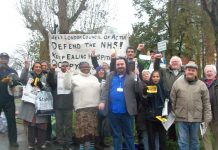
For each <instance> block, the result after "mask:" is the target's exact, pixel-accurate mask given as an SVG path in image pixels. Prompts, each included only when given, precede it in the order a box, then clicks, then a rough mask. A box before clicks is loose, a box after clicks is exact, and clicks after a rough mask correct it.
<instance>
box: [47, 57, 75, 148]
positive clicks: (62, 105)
mask: <svg viewBox="0 0 218 150" xmlns="http://www.w3.org/2000/svg"><path fill="white" fill-rule="evenodd" d="M55 68H56V67H55V66H54V67H53V65H51V68H50V72H49V73H48V77H47V82H48V85H49V86H50V87H51V89H52V95H53V97H54V110H55V116H56V135H57V141H58V149H57V150H64V149H69V148H70V147H71V145H72V110H73V99H72V94H71V90H66V89H65V88H64V76H65V74H66V71H67V68H69V63H68V62H67V61H63V62H62V64H61V70H60V71H55Z"/></svg>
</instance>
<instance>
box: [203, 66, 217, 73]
mask: <svg viewBox="0 0 218 150" xmlns="http://www.w3.org/2000/svg"><path fill="white" fill-rule="evenodd" d="M208 68H211V69H212V70H213V72H214V73H215V74H217V71H216V67H215V66H214V65H206V66H205V67H204V73H206V70H207V69H208Z"/></svg>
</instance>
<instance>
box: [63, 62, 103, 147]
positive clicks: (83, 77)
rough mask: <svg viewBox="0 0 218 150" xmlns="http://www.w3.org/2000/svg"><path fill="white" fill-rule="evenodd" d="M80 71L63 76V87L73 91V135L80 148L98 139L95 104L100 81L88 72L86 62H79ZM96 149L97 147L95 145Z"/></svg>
mask: <svg viewBox="0 0 218 150" xmlns="http://www.w3.org/2000/svg"><path fill="white" fill-rule="evenodd" d="M79 69H80V72H79V74H78V75H75V76H72V75H71V74H70V73H69V72H67V73H66V75H65V78H64V84H65V88H66V89H69V90H72V91H73V100H74V101H73V106H74V109H75V111H76V129H75V132H76V133H75V135H76V138H77V140H78V142H80V148H81V149H82V148H85V149H90V147H91V146H92V144H94V143H93V142H97V141H98V140H99V139H98V137H99V134H98V130H97V127H98V119H97V112H98V109H97V106H98V103H99V99H100V83H99V82H98V79H97V78H96V77H95V76H93V75H91V74H90V65H89V63H87V62H81V63H80V64H79ZM95 148H96V149H99V148H98V147H97V145H95Z"/></svg>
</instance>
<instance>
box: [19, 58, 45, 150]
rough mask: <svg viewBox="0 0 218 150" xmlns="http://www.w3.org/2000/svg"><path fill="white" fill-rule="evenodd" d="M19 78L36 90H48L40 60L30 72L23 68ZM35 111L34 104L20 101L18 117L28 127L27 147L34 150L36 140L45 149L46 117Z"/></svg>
mask: <svg viewBox="0 0 218 150" xmlns="http://www.w3.org/2000/svg"><path fill="white" fill-rule="evenodd" d="M20 80H21V82H22V83H23V84H24V85H29V86H31V87H33V89H35V90H36V91H41V90H49V88H48V87H47V86H46V77H45V76H44V75H43V74H42V69H41V64H40V62H35V63H34V64H33V67H32V71H30V72H29V71H28V68H24V69H23V71H22V74H21V77H20ZM35 112H36V109H35V105H34V104H32V103H29V102H25V101H23V102H22V104H21V110H20V115H19V118H21V119H23V120H24V125H26V126H27V128H28V132H27V133H28V135H27V136H28V144H29V146H28V149H29V150H34V146H35V142H36V141H37V146H38V147H39V148H40V149H46V146H45V139H46V130H47V122H48V117H47V116H38V115H37V114H36V113H35Z"/></svg>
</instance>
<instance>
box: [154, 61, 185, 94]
mask: <svg viewBox="0 0 218 150" xmlns="http://www.w3.org/2000/svg"><path fill="white" fill-rule="evenodd" d="M154 70H159V71H160V73H161V76H162V79H163V81H164V83H163V84H164V88H165V89H166V92H167V95H168V97H169V94H170V91H171V88H172V86H173V83H174V82H175V81H176V80H177V79H178V78H179V77H180V76H182V75H183V74H184V72H185V71H184V69H183V68H182V67H181V69H180V70H179V72H178V74H177V76H175V75H174V73H173V70H172V69H171V68H170V67H167V68H161V67H160V59H156V60H155V62H154Z"/></svg>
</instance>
